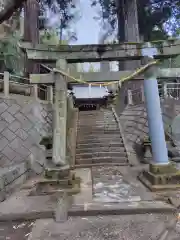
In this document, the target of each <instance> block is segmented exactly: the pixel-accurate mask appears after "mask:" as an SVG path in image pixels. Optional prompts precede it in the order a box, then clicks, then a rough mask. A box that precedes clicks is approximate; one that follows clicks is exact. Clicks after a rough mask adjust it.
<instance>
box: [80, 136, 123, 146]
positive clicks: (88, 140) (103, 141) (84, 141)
mask: <svg viewBox="0 0 180 240" xmlns="http://www.w3.org/2000/svg"><path fill="white" fill-rule="evenodd" d="M113 142H115V143H119V144H121V143H122V144H123V142H122V139H120V138H101V139H100V138H97V137H96V138H84V139H83V138H82V140H80V139H79V140H77V144H78V145H79V144H90V146H92V143H101V144H102V146H105V145H104V144H110V145H111V144H112V143H113Z"/></svg>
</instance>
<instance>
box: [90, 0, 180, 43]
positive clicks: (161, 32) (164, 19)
mask: <svg viewBox="0 0 180 240" xmlns="http://www.w3.org/2000/svg"><path fill="white" fill-rule="evenodd" d="M91 1H92V6H96V5H97V4H98V3H99V4H100V6H101V10H100V18H101V20H103V21H108V23H109V24H110V26H111V29H113V30H116V27H117V25H118V23H117V19H118V18H117V12H118V10H117V8H116V2H117V1H116V0H91ZM118 1H120V6H121V7H122V6H123V5H122V1H123V0H118ZM125 1H129V0H125ZM137 5H138V6H137V9H138V19H139V29H140V35H141V36H143V37H144V40H146V41H149V40H157V39H165V38H167V35H168V34H167V33H168V31H171V33H172V34H173V33H174V32H176V29H177V28H178V25H180V21H178V20H179V18H180V4H179V0H137ZM120 12H121V14H122V12H123V11H120ZM122 24H123V23H122ZM164 25H165V28H164ZM118 28H120V29H122V31H123V28H122V27H121V24H120V25H119V26H118ZM122 31H121V34H123V33H122Z"/></svg>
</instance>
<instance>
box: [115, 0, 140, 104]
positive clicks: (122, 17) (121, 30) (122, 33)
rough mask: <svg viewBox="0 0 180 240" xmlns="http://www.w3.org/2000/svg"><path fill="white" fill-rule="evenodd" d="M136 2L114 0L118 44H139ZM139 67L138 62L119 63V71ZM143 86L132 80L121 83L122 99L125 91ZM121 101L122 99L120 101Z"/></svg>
mask: <svg viewBox="0 0 180 240" xmlns="http://www.w3.org/2000/svg"><path fill="white" fill-rule="evenodd" d="M136 1H137V0H116V7H117V14H118V15H117V18H118V40H119V42H139V41H140V36H139V27H138V12H137V2H136ZM140 65H141V62H140V61H137V60H132V61H124V62H120V64H119V67H120V70H135V69H137V68H139V67H140ZM142 84H143V81H142V80H137V81H136V80H132V81H127V82H124V83H123V89H124V97H126V96H127V89H137V88H140V86H141V85H142ZM121 101H122V99H121Z"/></svg>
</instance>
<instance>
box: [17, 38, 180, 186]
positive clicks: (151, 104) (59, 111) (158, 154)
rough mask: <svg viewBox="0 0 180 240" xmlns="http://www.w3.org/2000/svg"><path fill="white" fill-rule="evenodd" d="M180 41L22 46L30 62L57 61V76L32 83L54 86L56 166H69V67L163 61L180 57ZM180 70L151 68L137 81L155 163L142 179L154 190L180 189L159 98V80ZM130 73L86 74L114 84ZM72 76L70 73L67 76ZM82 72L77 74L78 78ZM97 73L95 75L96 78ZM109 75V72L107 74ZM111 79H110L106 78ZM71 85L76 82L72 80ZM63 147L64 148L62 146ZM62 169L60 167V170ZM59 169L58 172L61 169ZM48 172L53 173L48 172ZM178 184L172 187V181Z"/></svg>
mask: <svg viewBox="0 0 180 240" xmlns="http://www.w3.org/2000/svg"><path fill="white" fill-rule="evenodd" d="M179 46H180V40H169V41H164V42H160V43H156V44H150V43H136V44H135V43H124V44H114V45H112V44H98V45H96V44H95V45H76V46H59V47H58V48H57V47H52V46H51V47H47V46H44V45H41V44H38V45H37V46H36V47H35V48H34V47H32V45H31V44H29V43H23V44H22V48H23V49H25V50H26V52H27V56H28V58H29V59H31V60H33V61H37V62H49V61H54V62H55V61H57V60H59V59H61V60H59V61H58V63H60V64H57V68H56V69H55V70H54V73H50V74H48V75H47V74H46V75H34V76H33V83H36V84H37V83H39V84H40V83H43V84H47V83H51V84H53V83H55V89H56V90H55V109H54V110H55V115H54V116H55V121H54V122H55V128H54V132H53V163H54V164H55V166H56V170H57V171H58V168H57V166H59V165H61V166H63V167H67V168H69V166H68V163H67V161H66V159H65V158H66V156H65V151H66V147H65V140H64V139H65V134H66V131H65V126H66V111H67V109H66V100H65V98H66V92H67V83H66V81H65V78H64V77H62V76H63V73H62V71H66V72H67V68H68V65H69V64H71V63H77V62H99V61H124V60H140V59H141V60H142V59H144V60H145V61H146V62H147V61H149V60H151V61H152V59H164V58H169V57H175V56H177V55H179V54H180V47H179ZM179 72H180V70H179V69H176V70H170V69H162V70H160V69H158V68H156V67H154V66H153V65H151V66H150V67H148V69H147V70H146V71H145V73H144V75H141V76H138V78H141V79H142V78H144V79H145V81H144V91H145V98H146V107H147V114H148V125H149V135H150V138H151V144H152V153H153V162H152V163H151V164H150V169H149V171H147V172H143V174H142V175H141V176H140V179H141V180H142V181H143V182H144V183H145V185H146V186H148V187H149V188H150V189H152V190H156V189H160V188H164V187H166V188H171V189H172V188H176V187H180V186H179V184H178V181H177V179H179V171H178V170H177V169H176V168H175V167H174V165H172V164H171V163H170V162H169V160H168V154H167V148H166V142H165V136H164V128H163V122H162V115H161V108H160V99H159V93H158V85H157V77H158V76H161V77H177V76H179ZM129 73H130V72H129V71H125V72H118V73H114V74H112V75H111V73H109V74H108V75H107V76H108V77H106V78H105V79H104V75H103V73H88V74H89V76H88V74H84V76H85V77H86V79H88V81H93V79H92V78H94V77H96V79H97V80H96V81H98V82H101V81H103V82H104V81H105V80H108V81H110V80H111V81H114V80H115V79H117V80H119V78H121V77H122V76H123V77H124V76H127V75H128V74H129ZM68 74H69V73H68ZM78 74H79V73H77V75H78ZM90 74H91V75H90ZM93 74H94V76H93ZM106 74H107V73H106ZM107 78H110V79H107ZM69 81H70V82H73V81H72V80H70V79H69ZM60 145H61V147H59V146H60ZM60 169H61V168H60ZM60 169H59V170H60ZM49 171H51V170H50V169H49ZM174 181H175V182H176V184H173V183H172V182H174Z"/></svg>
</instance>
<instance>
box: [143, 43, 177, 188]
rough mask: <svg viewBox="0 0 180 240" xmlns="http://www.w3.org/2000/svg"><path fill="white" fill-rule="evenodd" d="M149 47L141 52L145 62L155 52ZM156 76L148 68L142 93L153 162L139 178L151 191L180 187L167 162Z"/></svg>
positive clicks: (173, 170) (155, 72)
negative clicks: (143, 94)
mask: <svg viewBox="0 0 180 240" xmlns="http://www.w3.org/2000/svg"><path fill="white" fill-rule="evenodd" d="M149 47H150V48H149V50H148V52H147V51H145V52H144V51H142V55H143V56H144V61H145V62H147V61H149V60H153V51H154V50H156V49H153V48H151V46H149ZM157 74H158V68H157V67H156V66H151V67H149V69H148V70H146V72H145V80H144V93H145V102H146V110H147V118H148V126H149V136H150V140H151V147H152V159H153V161H152V162H151V163H150V168H149V171H143V172H142V174H141V175H140V176H139V178H140V180H141V181H142V182H143V183H144V184H145V185H146V186H147V187H148V188H150V189H151V190H152V191H157V190H160V189H173V188H179V187H180V185H179V180H180V171H179V170H178V169H177V168H176V166H175V165H174V164H172V163H170V162H169V160H168V151H167V146H166V140H165V133H164V126H163V119H162V112H161V105H160V98H159V91H158V83H157Z"/></svg>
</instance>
